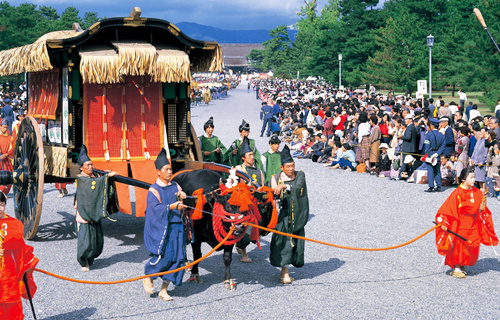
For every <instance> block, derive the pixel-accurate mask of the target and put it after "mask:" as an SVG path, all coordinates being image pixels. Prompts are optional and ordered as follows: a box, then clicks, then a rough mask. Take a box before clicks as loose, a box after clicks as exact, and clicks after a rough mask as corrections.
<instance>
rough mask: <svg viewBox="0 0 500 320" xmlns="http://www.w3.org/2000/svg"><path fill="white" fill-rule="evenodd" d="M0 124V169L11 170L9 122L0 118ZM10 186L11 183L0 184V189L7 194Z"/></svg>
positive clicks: (12, 154)
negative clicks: (0, 120)
mask: <svg viewBox="0 0 500 320" xmlns="http://www.w3.org/2000/svg"><path fill="white" fill-rule="evenodd" d="M0 124H1V125H0V170H5V171H12V170H13V167H12V159H13V158H14V144H13V140H12V137H11V135H10V134H9V122H8V120H7V119H2V122H1V123H0ZM14 143H15V142H14ZM11 187H12V185H7V186H0V191H1V192H3V193H5V194H8V193H9V192H10V188H11Z"/></svg>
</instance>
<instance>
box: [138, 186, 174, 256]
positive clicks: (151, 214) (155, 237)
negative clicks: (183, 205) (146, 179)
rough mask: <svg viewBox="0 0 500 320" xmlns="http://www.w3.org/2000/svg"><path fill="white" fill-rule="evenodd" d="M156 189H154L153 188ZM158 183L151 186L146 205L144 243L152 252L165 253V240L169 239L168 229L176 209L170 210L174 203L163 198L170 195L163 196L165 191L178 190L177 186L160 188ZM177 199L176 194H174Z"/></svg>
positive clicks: (156, 253)
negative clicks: (168, 188) (157, 185)
mask: <svg viewBox="0 0 500 320" xmlns="http://www.w3.org/2000/svg"><path fill="white" fill-rule="evenodd" d="M152 189H154V190H152ZM159 189H161V188H159V187H158V188H156V184H153V185H152V186H151V188H149V192H148V196H147V207H146V214H145V216H146V223H145V225H144V244H145V246H146V249H148V250H149V252H151V253H152V254H155V255H163V251H164V248H165V242H166V240H167V236H168V235H167V230H168V225H169V222H170V217H169V215H170V213H171V212H172V211H176V210H170V205H171V204H172V203H173V202H172V203H167V201H164V202H162V201H161V199H165V198H168V197H165V196H163V194H164V192H173V193H174V194H175V192H177V188H175V189H170V190H168V191H165V190H159ZM174 199H175V195H174Z"/></svg>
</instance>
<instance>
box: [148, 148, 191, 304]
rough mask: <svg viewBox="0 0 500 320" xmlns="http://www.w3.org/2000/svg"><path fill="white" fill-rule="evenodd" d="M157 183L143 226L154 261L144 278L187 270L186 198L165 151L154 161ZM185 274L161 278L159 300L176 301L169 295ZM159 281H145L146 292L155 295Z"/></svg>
mask: <svg viewBox="0 0 500 320" xmlns="http://www.w3.org/2000/svg"><path fill="white" fill-rule="evenodd" d="M155 167H156V173H157V175H158V179H156V182H155V183H153V184H152V185H151V187H150V188H149V192H148V195H147V206H146V214H145V216H146V222H145V224H144V245H145V246H146V249H147V250H148V251H149V253H150V256H151V259H149V261H148V262H146V265H145V267H144V274H146V275H149V274H154V273H160V272H164V271H169V270H174V269H177V268H180V267H182V266H184V264H185V262H186V260H187V258H186V233H185V229H184V224H183V222H182V216H183V214H184V213H183V211H182V210H184V209H186V206H185V205H184V204H182V199H186V194H185V193H184V192H183V191H182V188H181V187H180V186H179V185H178V184H177V183H176V182H172V181H171V179H172V165H171V164H170V161H169V159H168V158H167V152H166V151H165V149H164V148H162V149H161V151H160V153H159V154H158V156H157V157H156V160H155ZM183 275H184V270H181V271H179V272H176V273H171V274H165V275H162V276H161V278H162V280H163V282H162V286H161V290H160V292H159V294H158V297H159V298H160V299H162V300H164V301H170V300H173V299H172V297H171V296H170V295H169V294H168V293H167V288H168V285H169V283H170V282H172V283H173V284H174V285H176V286H180V285H181V284H182V277H183ZM156 278H157V277H156V276H155V277H148V278H146V279H144V280H143V288H144V291H146V293H148V294H153V293H154V291H153V281H154V280H155V279H156Z"/></svg>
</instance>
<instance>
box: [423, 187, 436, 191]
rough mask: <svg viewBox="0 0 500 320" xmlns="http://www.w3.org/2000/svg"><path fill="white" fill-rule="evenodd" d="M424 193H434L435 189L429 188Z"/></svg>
mask: <svg viewBox="0 0 500 320" xmlns="http://www.w3.org/2000/svg"><path fill="white" fill-rule="evenodd" d="M424 192H436V189H434V188H429V189H427V190H424Z"/></svg>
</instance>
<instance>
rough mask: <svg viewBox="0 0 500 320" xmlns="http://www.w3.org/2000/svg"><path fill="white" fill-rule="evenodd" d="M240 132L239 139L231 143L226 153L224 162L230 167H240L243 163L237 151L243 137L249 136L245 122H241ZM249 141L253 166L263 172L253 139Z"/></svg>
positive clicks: (248, 126)
mask: <svg viewBox="0 0 500 320" xmlns="http://www.w3.org/2000/svg"><path fill="white" fill-rule="evenodd" d="M239 131H240V137H239V138H238V139H236V140H234V141H233V143H232V144H231V146H230V147H229V149H228V150H227V152H226V161H225V164H228V165H230V166H231V167H236V166H237V165H240V164H242V163H243V160H242V159H241V157H240V155H239V149H240V146H241V142H242V141H243V138H244V137H247V138H248V135H249V134H250V124H249V123H247V122H246V121H245V120H243V121H242V122H241V125H240V127H239ZM248 141H249V146H250V149H251V150H252V151H253V153H254V156H255V166H256V167H257V168H259V169H260V170H264V167H263V166H262V162H261V159H260V153H259V150H257V148H255V141H254V140H253V139H248Z"/></svg>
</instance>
